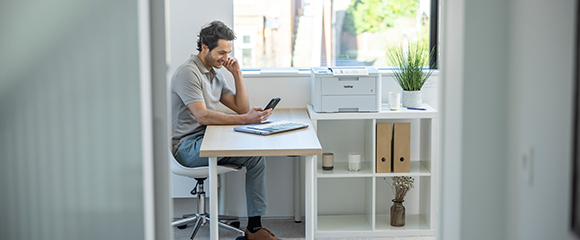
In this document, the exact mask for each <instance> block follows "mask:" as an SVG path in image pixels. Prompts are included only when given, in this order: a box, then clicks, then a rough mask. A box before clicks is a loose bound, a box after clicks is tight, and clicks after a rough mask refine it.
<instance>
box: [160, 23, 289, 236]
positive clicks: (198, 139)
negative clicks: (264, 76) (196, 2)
mask: <svg viewBox="0 0 580 240" xmlns="http://www.w3.org/2000/svg"><path fill="white" fill-rule="evenodd" d="M235 38H236V36H235V34H234V32H233V31H232V29H230V28H229V27H228V26H226V25H225V24H224V23H222V22H220V21H213V22H211V23H210V24H209V25H208V26H206V27H204V28H203V29H201V31H200V32H199V35H198V40H197V50H198V51H199V53H198V54H197V55H193V54H192V55H191V58H190V59H189V60H187V62H185V63H184V64H183V65H181V66H180V67H179V68H178V69H177V71H176V72H175V74H174V75H173V78H172V80H171V110H172V113H171V114H172V127H173V131H172V132H173V137H172V144H173V149H172V151H173V155H174V156H175V159H176V160H177V161H178V162H179V163H181V164H182V165H184V166H187V167H197V166H207V165H208V158H205V157H203V158H202V157H200V156H199V149H200V147H201V143H202V141H203V135H204V133H205V128H206V126H207V125H212V124H216V125H223V124H239V125H244V124H251V123H260V122H262V121H265V120H267V119H268V117H269V116H270V114H272V110H271V109H268V110H262V109H261V108H252V109H250V107H249V102H248V94H247V92H246V87H245V84H244V80H243V79H242V72H241V70H240V65H239V63H238V61H237V60H236V59H233V58H231V57H229V56H228V54H229V53H231V51H232V41H233V40H234V39H235ZM222 67H225V68H226V69H227V70H228V71H230V72H231V73H232V74H233V76H234V82H235V87H236V91H235V92H234V91H233V90H232V89H231V88H230V87H229V86H228V84H227V83H226V80H225V78H224V75H223V74H222V73H221V72H220V71H219V70H218V69H220V68H222ZM218 102H221V103H223V104H224V105H225V106H226V107H228V108H230V109H232V110H233V111H235V112H236V113H238V114H237V115H235V114H224V113H220V112H216V111H215V109H216V107H217V106H218ZM218 164H237V165H241V166H243V167H246V170H247V171H246V200H247V210H248V226H247V228H246V237H247V239H249V240H251V239H278V238H275V237H274V235H273V234H272V233H271V232H270V231H268V230H267V229H265V228H263V227H262V223H261V216H262V215H264V214H266V204H267V201H266V183H265V178H266V161H265V158H264V157H224V158H219V159H218Z"/></svg>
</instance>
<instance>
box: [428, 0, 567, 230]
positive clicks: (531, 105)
mask: <svg viewBox="0 0 580 240" xmlns="http://www.w3.org/2000/svg"><path fill="white" fill-rule="evenodd" d="M442 11H443V13H442V16H443V19H442V20H443V28H442V30H443V31H442V42H443V44H442V46H443V51H442V54H443V55H442V59H443V63H442V81H441V86H442V94H441V106H442V107H441V110H442V112H443V116H442V139H443V140H442V143H443V146H442V166H441V169H442V174H441V175H442V179H441V183H442V184H441V199H440V204H441V205H440V206H441V208H440V221H439V223H438V226H439V228H438V230H439V231H438V238H439V239H446V240H448V239H451V240H452V239H573V237H572V235H571V233H570V231H569V226H570V215H569V214H570V213H571V208H570V206H571V205H570V197H571V196H570V191H571V189H572V188H571V178H570V173H571V170H570V169H571V140H572V138H571V133H572V106H573V105H572V93H573V89H572V86H573V85H572V79H573V73H574V68H573V63H574V61H573V53H574V50H575V47H574V41H575V29H574V28H575V17H577V13H576V1H571V0H570V1H550V2H546V1H537V0H534V1H523V0H512V1H464V0H450V1H443V2H442ZM542 96H546V97H542ZM524 160H525V162H524Z"/></svg>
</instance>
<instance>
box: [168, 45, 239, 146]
mask: <svg viewBox="0 0 580 240" xmlns="http://www.w3.org/2000/svg"><path fill="white" fill-rule="evenodd" d="M230 93H234V91H233V90H232V89H231V88H230V87H229V86H228V84H227V82H226V79H225V78H224V75H223V74H222V73H221V72H220V71H219V70H217V69H215V68H212V69H211V70H210V71H208V70H207V69H206V68H205V66H204V65H203V63H202V62H201V60H200V59H199V58H198V57H197V55H194V54H192V55H191V58H189V60H187V62H185V63H184V64H183V65H181V66H179V68H177V70H176V71H175V74H173V78H172V79H171V123H172V124H171V126H172V145H173V149H172V151H173V154H174V155H175V153H176V152H177V148H178V147H179V145H180V144H181V141H183V139H185V138H186V137H187V136H189V135H191V134H194V133H196V132H199V131H201V130H204V129H205V127H206V126H205V125H201V124H199V123H198V122H197V120H196V119H195V117H194V116H193V113H191V111H190V110H189V109H188V108H187V104H190V103H193V102H204V103H205V107H206V108H207V109H208V110H211V111H215V109H216V107H217V106H218V104H219V101H220V99H221V97H222V96H225V95H227V94H230Z"/></svg>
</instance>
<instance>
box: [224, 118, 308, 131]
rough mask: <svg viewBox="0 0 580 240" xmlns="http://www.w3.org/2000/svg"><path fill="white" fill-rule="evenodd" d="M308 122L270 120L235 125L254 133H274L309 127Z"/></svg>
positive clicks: (236, 129)
mask: <svg viewBox="0 0 580 240" xmlns="http://www.w3.org/2000/svg"><path fill="white" fill-rule="evenodd" d="M307 127H308V124H305V123H297V122H291V121H284V120H278V121H268V122H263V123H258V124H250V125H244V126H239V127H235V128H234V130H235V131H238V132H247V133H253V134H260V135H270V134H274V133H280V132H286V131H291V130H296V129H301V128H307Z"/></svg>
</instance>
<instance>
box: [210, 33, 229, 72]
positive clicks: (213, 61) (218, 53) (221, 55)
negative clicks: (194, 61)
mask: <svg viewBox="0 0 580 240" xmlns="http://www.w3.org/2000/svg"><path fill="white" fill-rule="evenodd" d="M204 47H205V48H206V49H207V46H205V45H204ZM207 50H208V51H209V49H207ZM230 52H232V41H228V40H225V39H219V40H218V45H217V47H215V48H214V49H212V50H211V51H209V52H208V53H207V54H206V56H205V64H206V65H207V66H211V67H216V68H221V67H222V66H223V64H224V62H225V61H226V60H227V59H228V54H229V53H230Z"/></svg>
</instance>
